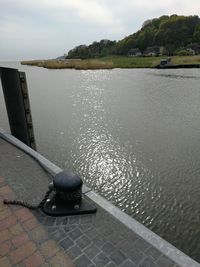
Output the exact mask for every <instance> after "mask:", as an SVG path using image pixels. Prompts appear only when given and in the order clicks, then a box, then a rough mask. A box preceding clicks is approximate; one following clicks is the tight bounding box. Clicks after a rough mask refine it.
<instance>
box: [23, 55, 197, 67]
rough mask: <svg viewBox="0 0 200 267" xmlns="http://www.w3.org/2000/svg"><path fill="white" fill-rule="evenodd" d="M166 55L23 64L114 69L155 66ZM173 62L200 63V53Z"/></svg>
mask: <svg viewBox="0 0 200 267" xmlns="http://www.w3.org/2000/svg"><path fill="white" fill-rule="evenodd" d="M161 58H165V57H125V56H109V57H104V58H98V59H84V60H67V61H58V60H31V61H22V62H21V64H23V65H31V66H38V67H44V68H48V69H66V68H73V69H112V68H154V67H155V66H156V65H158V64H159V63H160V59H161ZM171 62H172V63H173V64H200V55H197V56H174V57H171Z"/></svg>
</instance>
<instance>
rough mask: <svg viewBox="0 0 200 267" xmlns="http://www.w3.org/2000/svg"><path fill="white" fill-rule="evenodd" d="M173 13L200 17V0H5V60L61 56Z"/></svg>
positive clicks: (1, 36)
mask: <svg viewBox="0 0 200 267" xmlns="http://www.w3.org/2000/svg"><path fill="white" fill-rule="evenodd" d="M171 14H178V15H198V16H199V15H200V0H190V1H189V0H151V1H150V0H0V61H3V60H22V59H42V58H55V57H57V56H60V55H63V54H64V53H67V51H69V50H70V49H71V48H73V47H74V46H76V45H80V44H90V43H92V42H93V41H99V40H101V39H111V40H119V39H121V38H123V37H125V36H127V35H129V34H131V33H134V32H136V31H137V30H139V29H140V27H141V25H142V24H143V22H144V21H145V20H147V19H151V18H155V17H159V16H161V15H171Z"/></svg>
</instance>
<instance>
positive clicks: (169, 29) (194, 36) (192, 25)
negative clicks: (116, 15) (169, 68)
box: [67, 15, 200, 59]
mask: <svg viewBox="0 0 200 267" xmlns="http://www.w3.org/2000/svg"><path fill="white" fill-rule="evenodd" d="M152 47H157V48H158V47H160V48H162V54H166V55H173V54H175V53H179V52H180V51H185V49H186V48H188V47H191V48H194V49H197V47H200V18H199V17H198V16H178V15H171V16H161V17H159V18H154V19H150V20H147V21H145V22H144V23H143V25H142V27H141V29H140V30H139V31H137V32H136V33H133V34H131V35H129V36H127V37H125V38H124V39H122V40H119V41H111V40H107V39H103V40H101V41H100V42H96V41H95V42H93V43H92V44H90V45H88V46H87V45H80V46H77V47H75V48H73V49H71V50H70V51H69V52H68V56H67V57H68V58H82V59H85V58H97V57H105V56H109V55H128V54H129V51H131V50H132V51H133V50H136V49H137V50H138V51H140V52H141V54H142V55H145V51H147V50H148V49H149V48H152Z"/></svg>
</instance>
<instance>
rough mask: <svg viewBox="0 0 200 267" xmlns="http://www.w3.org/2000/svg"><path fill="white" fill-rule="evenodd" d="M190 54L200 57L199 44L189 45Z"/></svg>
mask: <svg viewBox="0 0 200 267" xmlns="http://www.w3.org/2000/svg"><path fill="white" fill-rule="evenodd" d="M186 50H187V51H188V53H189V54H191V55H198V54H200V45H199V44H198V43H192V44H189V45H187V49H186Z"/></svg>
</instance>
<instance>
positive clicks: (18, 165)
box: [0, 129, 200, 267]
mask: <svg viewBox="0 0 200 267" xmlns="http://www.w3.org/2000/svg"><path fill="white" fill-rule="evenodd" d="M0 152H1V153H0V254H1V257H0V267H9V266H12V267H13V266H16V267H17V266H18V267H19V266H22V267H23V266H30V267H36V266H45V267H46V266H56V267H58V266H67V267H72V266H75V267H115V266H119V267H131V266H134V267H135V266H138V267H139V266H140V267H159V266H160V267H198V266H200V264H199V263H197V262H196V261H194V260H193V259H191V258H190V257H188V256H187V255H185V254H184V253H183V252H181V251H180V250H178V249H177V248H175V247H174V246H172V245H171V244H169V243H168V242H167V241H165V240H163V239H162V238H161V237H159V236H158V235H156V234H155V233H153V232H152V231H150V230H149V229H147V228H146V227H145V226H143V225H142V224H140V223H139V222H137V221H136V220H134V219H133V218H131V217H130V216H128V215H127V214H125V213H124V212H122V211H121V210H119V209H118V208H117V207H115V206H113V205H112V204H111V203H110V202H108V201H107V200H106V199H104V198H103V197H101V196H100V195H99V194H98V193H96V192H94V191H93V190H92V189H90V188H88V187H87V186H85V185H84V186H83V198H85V199H87V200H88V201H91V202H92V203H93V204H94V205H95V206H96V207H97V213H95V214H88V215H74V216H63V217H50V216H48V215H46V214H44V213H43V212H42V211H40V210H36V211H31V210H29V209H27V208H23V207H20V206H15V205H8V206H7V205H5V204H3V200H4V199H5V198H6V199H18V200H19V199H21V200H23V201H27V202H29V203H31V204H37V203H39V202H40V201H41V200H42V199H43V197H44V194H45V192H46V191H47V189H48V186H49V183H50V182H51V177H50V176H49V175H48V173H46V172H45V171H44V169H42V168H41V166H40V165H39V164H38V162H37V161H36V160H34V159H33V156H34V157H36V158H37V159H38V160H39V161H40V162H42V164H43V165H45V166H46V167H47V168H48V170H49V172H50V173H52V174H56V173H59V172H60V171H61V169H60V168H59V167H58V166H56V165H55V164H54V163H52V162H50V161H49V160H48V159H46V158H45V157H43V156H42V155H40V154H39V153H37V152H36V151H34V150H33V149H31V148H30V147H28V146H26V145H25V144H23V143H22V142H20V141H19V140H18V139H16V138H15V137H13V136H12V135H10V134H9V133H6V132H5V131H4V130H2V129H0Z"/></svg>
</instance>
